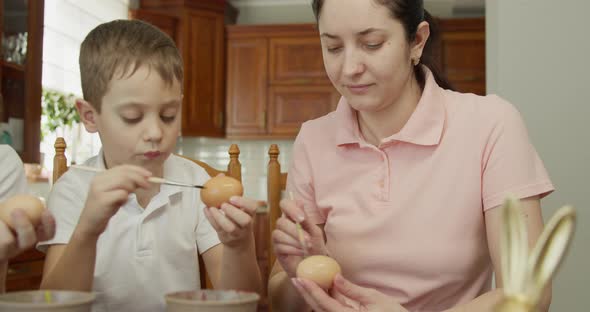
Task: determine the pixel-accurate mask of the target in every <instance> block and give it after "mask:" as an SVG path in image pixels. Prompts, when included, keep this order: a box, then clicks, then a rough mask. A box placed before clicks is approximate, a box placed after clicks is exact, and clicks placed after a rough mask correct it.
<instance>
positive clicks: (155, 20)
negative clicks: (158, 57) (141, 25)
mask: <svg viewBox="0 0 590 312" xmlns="http://www.w3.org/2000/svg"><path fill="white" fill-rule="evenodd" d="M129 14H130V18H132V19H138V20H142V21H144V22H148V23H150V24H152V25H154V26H156V27H158V29H160V30H161V31H163V32H164V33H166V34H167V35H168V36H170V38H172V40H174V42H176V44H177V45H179V44H180V42H179V40H178V39H180V36H179V27H178V26H179V22H180V20H179V19H178V18H176V17H172V16H167V15H162V14H157V13H153V12H149V11H145V10H132V11H129Z"/></svg>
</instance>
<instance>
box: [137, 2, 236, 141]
mask: <svg viewBox="0 0 590 312" xmlns="http://www.w3.org/2000/svg"><path fill="white" fill-rule="evenodd" d="M226 5H227V4H226V3H225V1H220V0H186V1H163V0H141V1H139V8H138V9H136V10H131V11H130V17H131V18H134V19H140V20H143V21H146V22H148V23H151V24H153V25H154V26H156V27H158V28H160V29H161V30H162V31H163V32H165V33H167V34H168V35H170V36H171V37H172V39H173V40H174V41H175V42H176V44H177V46H178V48H179V49H180V52H181V55H182V58H183V61H184V100H183V106H182V135H183V136H209V137H221V136H224V132H225V128H224V118H225V116H224V111H225V108H224V106H225V99H224V96H225V92H224V90H225V39H224V27H225V9H226Z"/></svg>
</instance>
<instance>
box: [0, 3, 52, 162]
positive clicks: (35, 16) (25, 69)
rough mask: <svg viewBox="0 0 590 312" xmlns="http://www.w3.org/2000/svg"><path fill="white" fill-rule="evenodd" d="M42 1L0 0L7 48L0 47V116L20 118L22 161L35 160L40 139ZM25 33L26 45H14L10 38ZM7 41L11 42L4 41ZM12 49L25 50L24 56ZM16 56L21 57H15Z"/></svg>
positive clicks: (2, 33) (0, 23) (0, 28)
mask: <svg viewBox="0 0 590 312" xmlns="http://www.w3.org/2000/svg"><path fill="white" fill-rule="evenodd" d="M44 7H45V1H43V0H39V1H26V0H0V41H2V40H5V41H7V42H6V46H12V47H11V48H8V50H10V51H6V50H5V49H3V51H2V54H3V55H2V56H1V57H0V81H1V84H0V93H1V96H2V101H0V105H2V107H0V111H2V114H0V115H2V120H0V122H8V119H9V118H16V119H21V120H22V121H23V129H22V132H21V133H20V136H21V138H22V141H23V146H22V150H19V151H18V152H19V155H20V156H21V158H22V160H23V162H25V163H39V161H40V158H41V157H40V156H41V155H40V153H39V145H40V140H41V67H42V55H43V18H44V13H43V11H44ZM25 33H26V48H25V49H18V46H19V44H16V41H14V40H13V38H15V36H17V35H18V34H21V35H22V34H25ZM8 41H10V42H11V43H8ZM15 50H21V51H23V50H26V51H24V52H25V54H24V55H25V56H24V58H22V57H20V54H21V53H11V52H13V51H15ZM18 58H22V59H21V60H19V59H18Z"/></svg>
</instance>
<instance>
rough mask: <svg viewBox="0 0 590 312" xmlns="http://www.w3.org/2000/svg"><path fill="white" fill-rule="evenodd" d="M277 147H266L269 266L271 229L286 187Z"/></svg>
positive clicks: (270, 260) (271, 264)
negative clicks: (268, 157) (267, 159)
mask: <svg viewBox="0 0 590 312" xmlns="http://www.w3.org/2000/svg"><path fill="white" fill-rule="evenodd" d="M280 153H281V152H280V150H279V147H278V146H277V145H276V144H272V145H271V146H270V148H269V149H268V156H270V159H269V161H268V171H267V192H268V202H267V205H268V222H269V241H268V247H269V248H268V261H269V268H272V266H273V264H274V262H275V254H274V251H273V247H272V239H271V236H272V231H273V230H274V228H275V226H276V224H277V219H278V218H279V217H280V216H281V208H280V207H279V204H280V202H281V194H282V192H283V191H284V190H285V188H286V187H287V173H286V172H281V164H280V163H279V159H278V158H279V154H280Z"/></svg>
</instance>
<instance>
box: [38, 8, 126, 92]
mask: <svg viewBox="0 0 590 312" xmlns="http://www.w3.org/2000/svg"><path fill="white" fill-rule="evenodd" d="M128 4H129V0H102V1H100V2H99V1H91V0H82V1H75V0H50V1H45V15H44V17H45V22H44V29H43V81H42V84H43V86H45V87H49V88H52V89H57V90H61V91H65V92H72V93H74V94H79V95H81V94H82V89H81V87H80V71H79V69H78V55H79V51H80V43H82V40H84V37H86V35H87V34H88V32H90V30H92V29H93V28H94V27H96V26H97V25H98V24H100V23H103V22H106V21H110V20H113V19H125V18H127V11H128V9H127V6H128Z"/></svg>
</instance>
